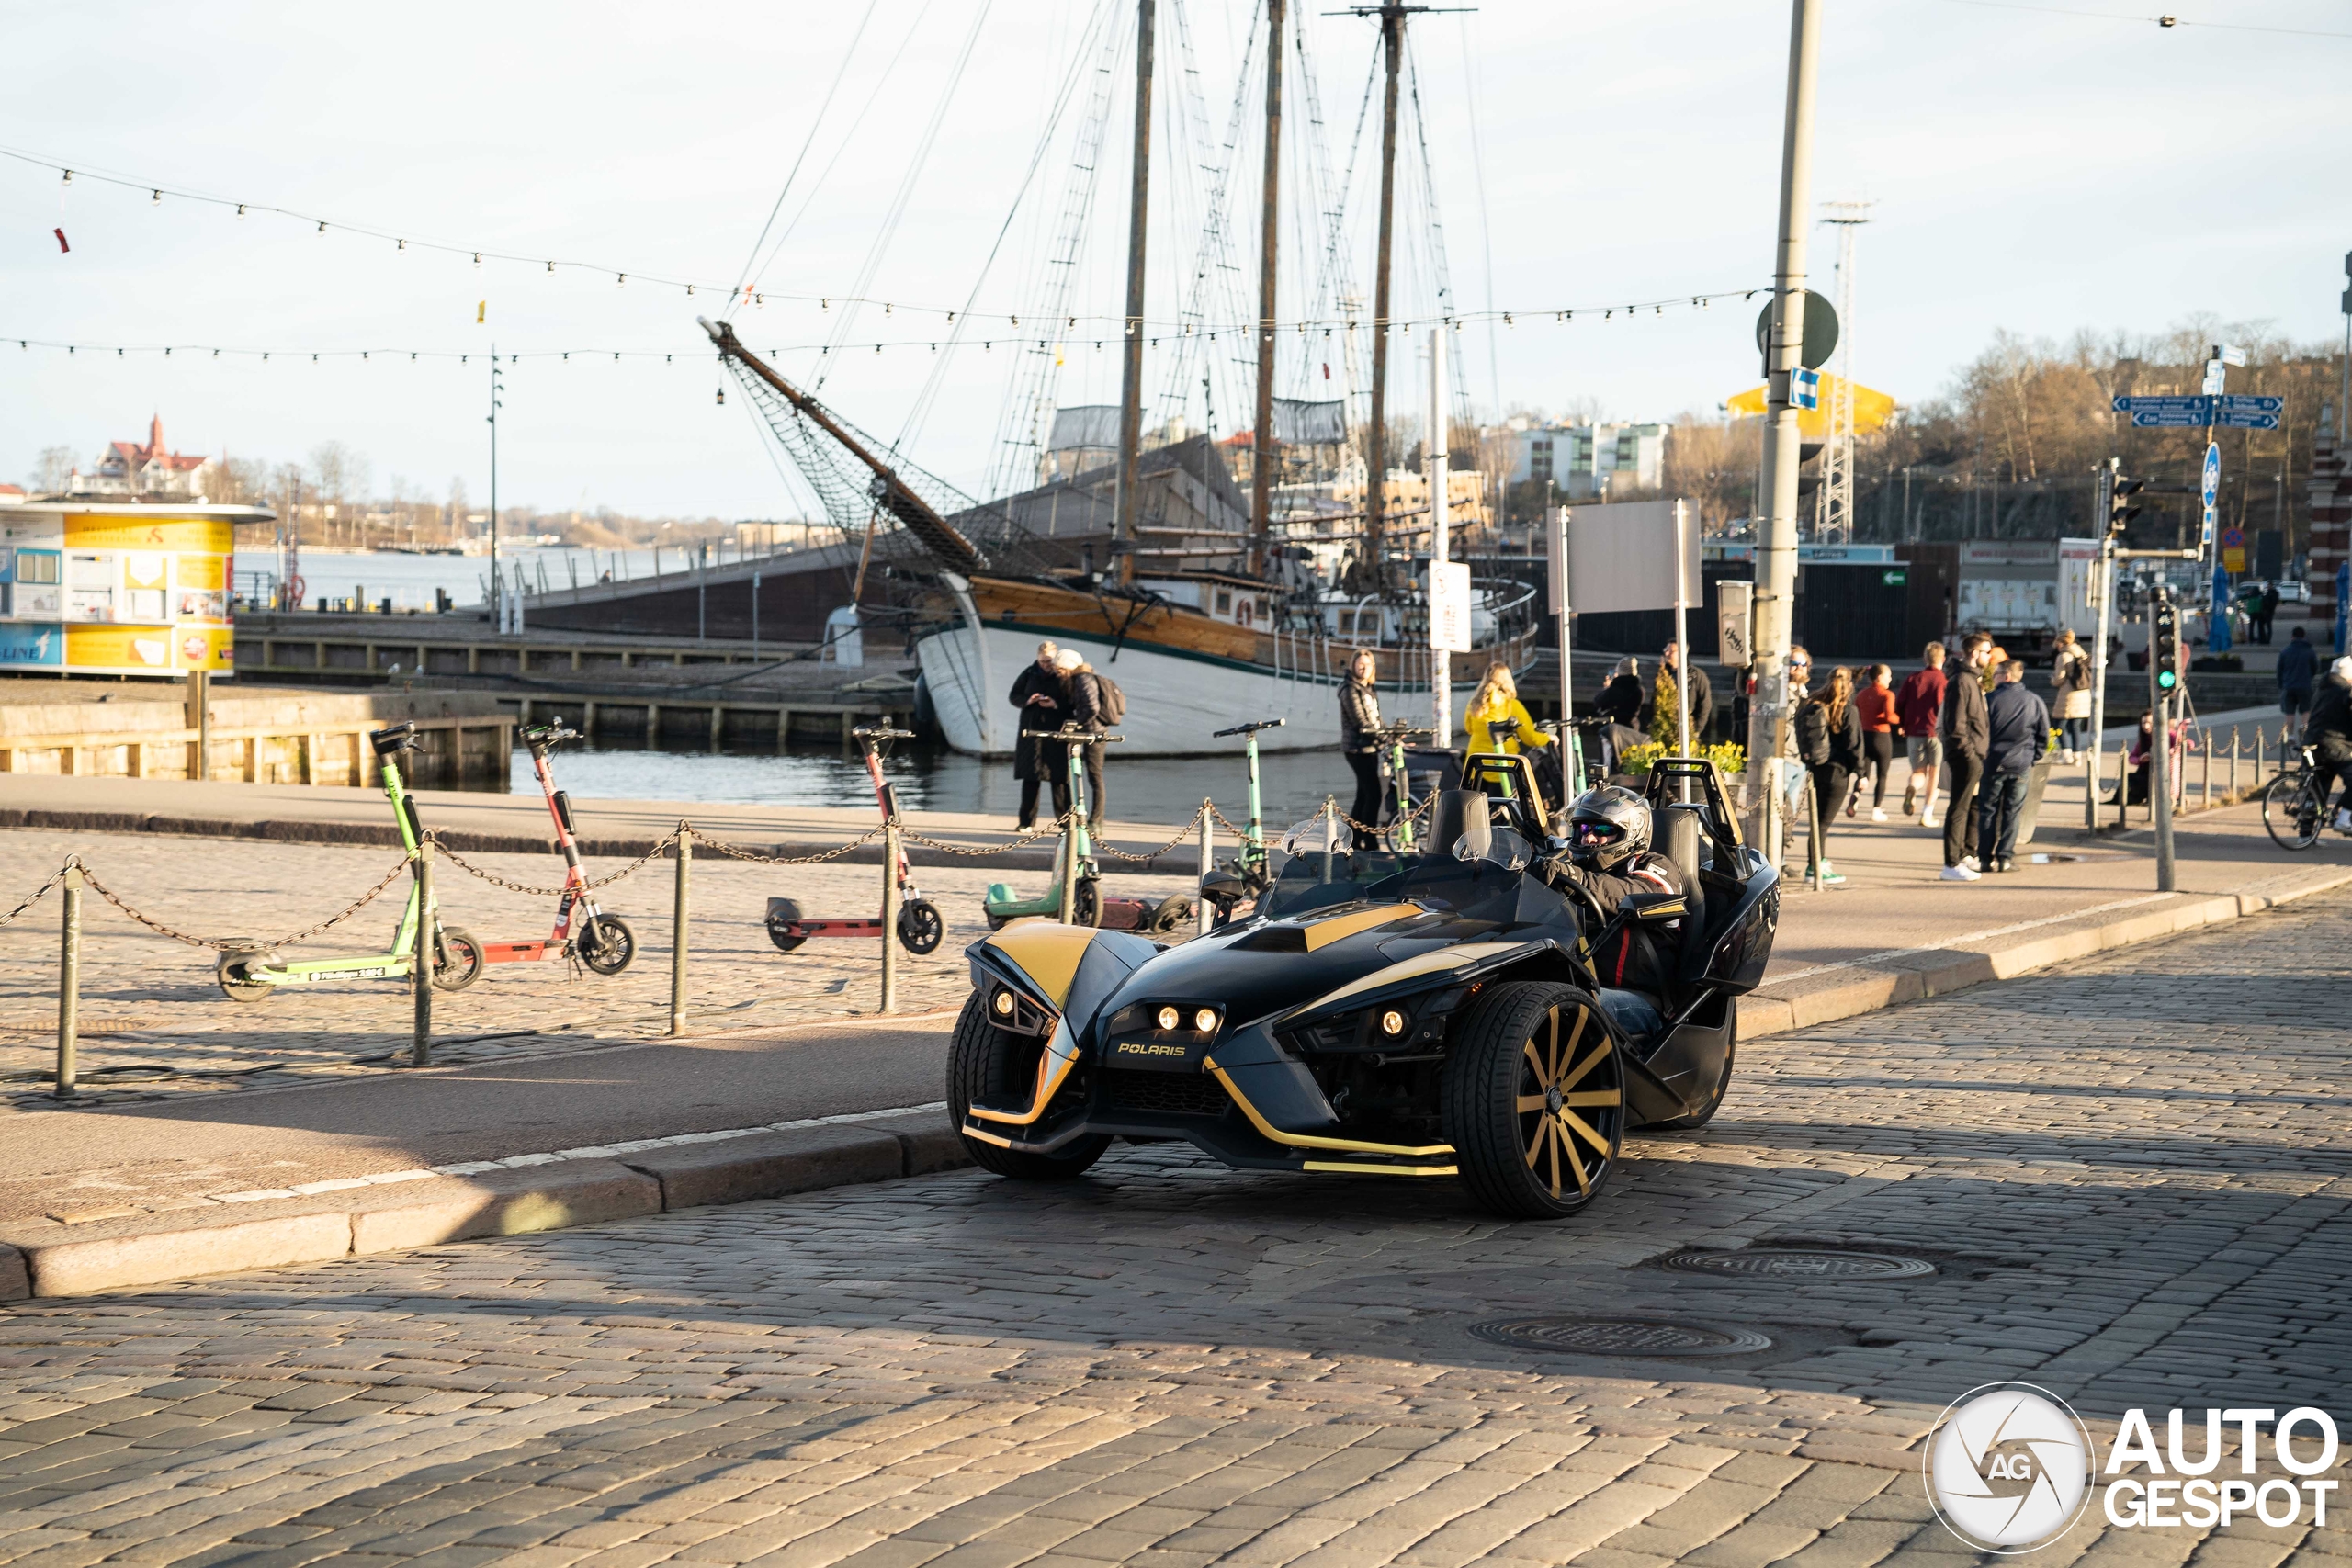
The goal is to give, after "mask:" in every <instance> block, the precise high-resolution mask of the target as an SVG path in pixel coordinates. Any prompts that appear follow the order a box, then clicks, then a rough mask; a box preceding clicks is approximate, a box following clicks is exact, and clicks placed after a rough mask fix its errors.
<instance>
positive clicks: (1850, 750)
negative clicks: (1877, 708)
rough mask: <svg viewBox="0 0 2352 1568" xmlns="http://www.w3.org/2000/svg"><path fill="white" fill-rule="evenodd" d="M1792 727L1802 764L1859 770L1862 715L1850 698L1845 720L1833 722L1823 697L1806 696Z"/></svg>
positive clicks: (1850, 771)
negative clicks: (1818, 700)
mask: <svg viewBox="0 0 2352 1568" xmlns="http://www.w3.org/2000/svg"><path fill="white" fill-rule="evenodd" d="M1694 728H1695V726H1694ZM1795 728H1796V752H1797V760H1798V761H1802V762H1803V763H1804V764H1805V766H1807V767H1809V768H1843V769H1845V770H1846V771H1847V772H1848V773H1860V772H1861V771H1862V716H1861V714H1860V712H1858V711H1857V710H1856V709H1855V707H1854V705H1853V704H1852V703H1851V702H1849V703H1847V705H1846V716H1845V719H1844V721H1843V722H1840V723H1833V722H1832V721H1831V720H1830V717H1829V704H1828V703H1827V702H1826V701H1820V702H1815V701H1812V700H1807V701H1806V702H1805V703H1804V705H1802V706H1800V707H1799V708H1798V709H1797V717H1796V726H1795Z"/></svg>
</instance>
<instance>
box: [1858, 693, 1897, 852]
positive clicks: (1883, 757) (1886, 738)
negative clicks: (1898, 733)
mask: <svg viewBox="0 0 2352 1568" xmlns="http://www.w3.org/2000/svg"><path fill="white" fill-rule="evenodd" d="M1866 673H1867V675H1868V676H1869V681H1868V683H1867V684H1865V685H1864V686H1863V687H1862V689H1861V690H1860V691H1859V692H1856V693H1855V694H1854V712H1855V713H1856V714H1857V715H1858V716H1860V719H1861V722H1862V765H1861V768H1860V771H1859V772H1857V773H1855V774H1854V789H1853V793H1852V794H1851V795H1848V796H1847V797H1846V815H1847V816H1849V817H1851V816H1852V815H1853V814H1854V812H1855V809H1856V808H1857V807H1860V805H1861V801H1862V780H1863V779H1864V778H1865V777H1871V776H1875V778H1876V781H1877V782H1876V784H1875V785H1874V787H1873V790H1872V793H1871V821H1873V822H1883V821H1885V820H1886V775H1887V774H1889V773H1893V772H1894V728H1895V726H1896V725H1897V724H1898V723H1899V722H1901V718H1900V716H1899V715H1898V714H1897V713H1896V712H1895V710H1894V671H1892V670H1890V669H1888V668H1887V667H1886V666H1885V665H1883V664H1873V665H1871V667H1870V669H1869V670H1868V671H1866Z"/></svg>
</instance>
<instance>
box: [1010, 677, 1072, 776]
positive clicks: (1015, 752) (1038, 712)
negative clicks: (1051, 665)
mask: <svg viewBox="0 0 2352 1568" xmlns="http://www.w3.org/2000/svg"><path fill="white" fill-rule="evenodd" d="M1037 694H1044V695H1046V696H1048V697H1051V698H1052V699H1053V705H1052V706H1050V707H1048V706H1046V705H1044V704H1039V705H1037V706H1035V707H1031V706H1030V705H1029V699H1030V698H1031V697H1032V696H1035V695H1037ZM1005 700H1006V701H1008V702H1010V703H1011V704H1012V705H1013V708H1014V710H1015V711H1016V712H1017V713H1018V714H1019V715H1020V717H1019V718H1018V719H1016V720H1015V721H1014V722H1016V723H1017V724H1018V725H1019V726H1020V727H1021V728H1023V729H1059V728H1061V727H1062V716H1063V715H1064V714H1065V713H1067V712H1068V711H1069V710H1068V708H1067V707H1066V706H1065V703H1066V701H1067V699H1066V698H1065V696H1064V695H1063V692H1062V678H1061V677H1060V676H1059V675H1058V674H1049V673H1047V672H1046V671H1043V670H1040V669H1038V668H1037V666H1036V663H1035V660H1032V661H1031V662H1029V663H1027V664H1024V665H1023V666H1022V668H1021V673H1020V674H1018V675H1016V676H1014V677H1013V681H1012V696H1010V697H1008V698H1006V699H1005ZM1049 747H1051V749H1052V750H1053V753H1054V754H1053V755H1052V756H1051V757H1047V756H1046V754H1045V753H1046V750H1047V749H1048V748H1049ZM1061 765H1062V760H1061V749H1060V748H1059V747H1054V746H1052V743H1051V742H1049V741H1045V740H1031V739H1025V738H1023V737H1020V736H1016V737H1015V738H1014V739H1013V742H1012V776H1013V777H1014V778H1016V779H1042V778H1050V777H1051V776H1053V774H1054V773H1055V771H1056V770H1057V769H1059V768H1060V767H1061Z"/></svg>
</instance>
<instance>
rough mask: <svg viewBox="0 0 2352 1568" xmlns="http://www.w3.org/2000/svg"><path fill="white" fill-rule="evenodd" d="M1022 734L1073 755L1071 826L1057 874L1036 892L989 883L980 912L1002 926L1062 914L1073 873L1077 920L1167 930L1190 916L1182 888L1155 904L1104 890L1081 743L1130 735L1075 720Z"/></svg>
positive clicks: (1113, 927) (1073, 917)
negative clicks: (1023, 892)
mask: <svg viewBox="0 0 2352 1568" xmlns="http://www.w3.org/2000/svg"><path fill="white" fill-rule="evenodd" d="M1021 735H1022V738H1023V739H1030V740H1052V741H1056V742H1058V743H1059V744H1060V745H1061V747H1062V750H1063V751H1064V753H1065V754H1066V755H1067V756H1068V758H1069V799H1070V818H1071V820H1070V827H1069V832H1067V833H1065V834H1063V835H1062V838H1061V841H1060V842H1059V843H1058V844H1057V845H1056V846H1055V848H1054V874H1053V877H1052V879H1051V880H1050V881H1048V882H1047V883H1046V890H1045V891H1044V892H1042V893H1040V894H1038V895H1037V897H1035V898H1023V897H1021V896H1020V895H1019V894H1017V893H1015V892H1014V891H1013V890H1012V885H1011V884H1009V883H1003V882H991V883H989V890H988V896H987V897H985V898H983V899H982V900H981V901H980V912H981V913H982V914H984V915H986V916H987V917H988V921H989V930H990V931H1001V930H1002V929H1003V928H1004V927H1005V926H1007V925H1009V924H1010V923H1012V921H1014V920H1019V919H1031V918H1035V917H1038V916H1043V917H1044V918H1045V919H1049V920H1058V919H1061V918H1062V887H1063V885H1064V884H1065V883H1066V882H1069V881H1070V880H1071V879H1073V878H1075V879H1076V883H1077V886H1074V887H1072V888H1071V889H1070V896H1069V910H1070V915H1069V918H1070V921H1071V923H1072V924H1074V925H1081V926H1100V927H1103V929H1105V930H1107V931H1146V932H1149V933H1153V934H1163V933H1165V932H1168V931H1175V930H1177V929H1178V928H1179V927H1181V926H1182V925H1183V923H1184V922H1185V921H1186V920H1189V919H1192V918H1193V905H1192V901H1191V900H1190V899H1187V898H1186V897H1184V896H1183V895H1182V894H1176V895H1172V896H1171V897H1166V898H1163V899H1161V900H1160V901H1159V904H1157V905H1151V904H1147V903H1145V902H1144V901H1143V900H1142V899H1140V898H1113V897H1106V896H1105V895H1104V893H1103V868H1102V867H1101V866H1099V865H1097V864H1096V863H1095V861H1094V840H1093V839H1092V837H1091V836H1090V835H1089V834H1088V832H1087V830H1086V754H1085V752H1084V751H1083V750H1080V749H1081V748H1082V747H1087V746H1093V745H1100V744H1103V743H1104V742H1106V741H1113V740H1125V739H1126V737H1125V736H1124V735H1106V734H1104V733H1103V731H1101V730H1099V729H1080V728H1078V726H1077V725H1075V724H1065V725H1063V726H1062V727H1061V728H1059V729H1023V731H1022V732H1021Z"/></svg>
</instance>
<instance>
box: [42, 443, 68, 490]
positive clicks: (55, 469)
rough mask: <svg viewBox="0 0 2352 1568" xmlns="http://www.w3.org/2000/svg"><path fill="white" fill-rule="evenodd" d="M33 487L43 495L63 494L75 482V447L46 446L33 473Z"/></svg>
mask: <svg viewBox="0 0 2352 1568" xmlns="http://www.w3.org/2000/svg"><path fill="white" fill-rule="evenodd" d="M32 481H33V489H34V490H36V491H39V492H40V493H41V494H42V495H63V494H64V493H65V492H66V491H67V489H68V488H69V487H71V486H72V484H73V483H74V448H72V447H71V446H44V447H42V448H41V449H40V461H39V463H38V464H37V465H36V466H35V467H34V468H33V473H32Z"/></svg>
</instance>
